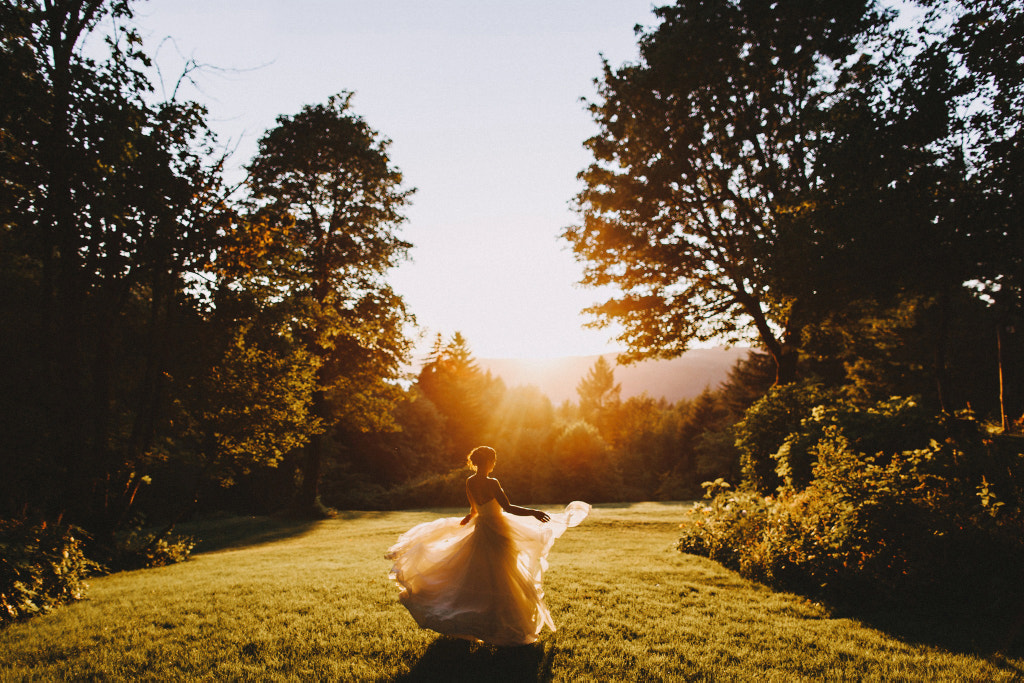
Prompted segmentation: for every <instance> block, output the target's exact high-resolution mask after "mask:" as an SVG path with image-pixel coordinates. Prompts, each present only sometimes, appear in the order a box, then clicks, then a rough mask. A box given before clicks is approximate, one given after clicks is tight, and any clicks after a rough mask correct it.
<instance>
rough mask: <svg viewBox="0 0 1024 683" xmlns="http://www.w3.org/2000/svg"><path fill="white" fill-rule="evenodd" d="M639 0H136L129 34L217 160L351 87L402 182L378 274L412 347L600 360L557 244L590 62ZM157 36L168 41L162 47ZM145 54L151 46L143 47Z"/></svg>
mask: <svg viewBox="0 0 1024 683" xmlns="http://www.w3.org/2000/svg"><path fill="white" fill-rule="evenodd" d="M652 6H653V3H652V1H651V0H518V1H517V2H512V1H501V0H360V1H355V0H333V1H331V0H287V1H285V0H276V1H271V0H148V1H147V2H140V3H138V4H137V5H136V20H137V21H136V23H137V24H138V25H139V27H140V29H141V30H142V33H143V37H144V39H145V40H146V45H147V48H148V50H149V52H150V54H153V53H154V52H156V54H157V58H158V59H157V61H158V63H159V64H160V65H161V67H162V70H163V78H164V80H165V82H167V83H168V88H170V87H172V86H173V83H174V81H175V80H176V78H177V73H178V71H180V69H181V66H182V64H183V62H184V59H185V58H193V59H195V60H196V61H198V62H201V63H204V64H209V65H212V66H214V67H219V68H221V69H226V70H227V71H213V70H208V71H205V72H203V73H200V74H198V75H197V79H198V83H199V86H200V88H201V90H200V91H199V92H196V91H194V90H190V91H186V92H185V95H186V96H188V97H193V98H197V99H199V100H200V101H202V102H204V103H205V104H207V106H208V107H209V109H210V114H211V116H210V118H211V122H212V126H213V128H214V130H216V131H217V132H218V134H219V135H220V136H221V138H222V140H223V141H227V140H230V141H232V142H233V143H235V144H237V146H238V152H237V154H236V155H235V157H234V165H235V167H236V169H237V167H240V166H241V165H242V164H244V163H246V162H247V161H248V160H249V159H250V158H251V157H252V155H253V154H254V152H255V151H256V141H257V139H258V138H259V136H260V135H261V134H262V133H263V132H264V131H265V130H267V129H268V128H270V127H272V126H273V125H274V121H275V117H276V116H278V115H279V114H287V115H291V114H295V113H297V112H298V111H299V109H300V108H301V107H302V106H303V105H305V104H316V103H321V102H325V101H326V100H327V98H328V97H329V96H330V95H332V94H334V93H337V92H339V91H342V90H351V91H354V92H355V93H356V94H355V97H354V98H353V102H352V105H353V110H354V111H355V113H357V114H359V115H361V116H363V117H364V118H365V119H366V121H367V123H368V124H369V125H370V126H372V127H373V128H375V129H376V130H378V131H379V132H380V133H382V134H383V135H385V136H386V137H388V138H390V139H391V140H392V145H391V158H392V160H393V162H394V163H395V165H397V166H398V167H399V168H400V169H401V171H402V172H403V174H404V177H405V184H406V186H411V187H415V188H417V191H416V194H415V196H414V197H413V204H412V206H411V207H410V208H409V210H408V211H407V216H408V219H409V220H408V223H406V225H405V227H404V228H403V230H402V233H401V234H402V236H403V237H404V238H405V239H406V240H408V241H410V242H412V243H413V245H414V248H413V250H412V258H413V262H412V263H408V264H405V265H403V266H402V267H401V268H399V269H397V270H395V271H393V274H392V278H391V280H392V283H393V285H394V287H395V289H396V290H397V291H398V292H399V293H400V294H402V295H403V296H404V297H405V299H406V302H407V303H408V305H409V307H410V309H411V310H412V312H413V313H414V314H415V315H416V317H417V320H418V322H419V324H420V326H421V328H422V329H423V331H424V333H425V335H426V337H427V341H428V342H429V340H430V339H432V338H433V336H434V335H435V334H436V333H437V332H441V333H443V334H444V335H445V336H448V335H450V334H451V333H452V332H454V331H456V330H459V331H461V332H462V333H463V335H464V336H465V337H466V339H467V340H468V341H469V344H470V346H471V347H472V349H473V352H474V354H475V355H476V356H477V357H478V358H501V357H520V358H549V357H557V356H577V355H589V354H595V353H605V352H608V351H612V350H615V349H616V347H615V346H614V345H613V344H612V343H611V342H610V337H611V336H613V332H612V331H610V330H584V329H581V325H582V324H583V323H584V322H585V320H586V318H585V317H584V316H582V315H581V314H580V310H581V309H582V308H584V307H585V306H587V305H589V304H592V303H594V302H597V301H598V300H600V298H601V294H600V293H599V292H596V291H594V290H588V289H582V288H580V287H579V286H577V285H576V284H575V283H576V282H577V281H578V280H579V278H580V273H581V267H580V266H579V265H578V264H576V263H575V261H574V260H573V258H572V255H571V253H570V251H569V248H568V245H567V244H566V243H565V242H563V241H562V240H560V239H559V238H558V235H559V233H560V232H561V229H562V228H563V227H564V226H566V225H568V224H570V223H572V222H574V221H575V216H574V214H573V213H572V212H571V211H570V209H569V202H570V200H571V199H572V197H573V196H574V195H575V194H576V192H577V191H578V190H579V183H578V181H577V180H576V174H577V173H578V172H579V171H580V170H582V169H583V168H584V167H585V166H586V165H587V163H588V161H589V156H588V154H587V152H586V150H585V149H584V148H583V146H582V143H583V141H584V140H585V139H586V138H588V137H590V136H591V135H592V134H593V133H594V131H595V127H594V124H593V123H592V121H591V118H590V115H589V114H588V113H587V112H586V111H585V109H584V103H582V102H581V98H583V97H586V98H590V99H593V98H594V96H595V87H594V84H593V79H594V78H595V77H597V76H599V75H600V73H601V61H600V55H601V54H603V55H604V56H605V57H607V58H608V60H609V61H610V62H611V63H612V64H613V65H616V66H617V65H620V64H622V63H623V62H626V61H633V60H635V58H636V53H637V47H636V36H635V34H634V31H633V27H634V26H635V25H636V24H643V25H645V26H650V25H651V24H652V23H653V21H654V16H653V14H652V11H651V8H652ZM166 37H171V38H173V40H174V43H173V44H171V43H170V42H163V43H162V44H161V41H163V39H164V38H166ZM158 47H159V50H158Z"/></svg>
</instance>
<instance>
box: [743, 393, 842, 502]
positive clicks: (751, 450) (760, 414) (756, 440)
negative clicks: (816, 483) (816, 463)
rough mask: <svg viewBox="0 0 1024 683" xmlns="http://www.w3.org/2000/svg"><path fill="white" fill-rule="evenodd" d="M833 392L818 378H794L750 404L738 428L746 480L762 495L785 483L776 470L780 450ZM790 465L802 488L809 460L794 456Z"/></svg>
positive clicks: (790, 475)
mask: <svg viewBox="0 0 1024 683" xmlns="http://www.w3.org/2000/svg"><path fill="white" fill-rule="evenodd" d="M832 396H833V393H832V392H830V391H828V390H826V389H823V388H822V387H821V385H819V384H816V383H814V382H811V381H803V382H794V383H792V384H786V385H783V386H775V387H772V388H771V389H770V390H769V391H768V393H767V394H765V395H764V396H763V397H762V398H760V399H759V400H758V401H756V402H755V403H754V404H753V405H752V406H750V408H749V409H748V410H747V412H746V413H745V414H744V416H743V419H742V420H740V422H738V423H737V424H736V426H735V428H734V429H735V432H736V448H737V449H738V450H739V452H740V465H741V467H742V469H743V479H744V481H746V482H748V483H749V484H750V485H751V486H753V488H754V489H755V490H756V491H757V492H758V493H760V494H761V495H764V496H766V495H769V494H771V493H773V492H774V491H775V489H776V488H777V487H778V486H779V485H780V484H782V483H783V479H782V478H781V477H780V476H779V474H778V473H777V471H776V470H777V467H778V462H777V459H776V457H775V456H776V453H777V452H778V450H779V449H780V448H782V447H783V445H784V444H785V443H786V441H787V439H790V438H791V437H792V435H793V434H794V433H797V432H799V430H800V426H801V423H802V421H803V420H804V419H805V418H806V417H808V416H809V415H810V414H811V410H812V409H813V408H814V407H815V406H818V405H821V404H823V403H825V402H827V401H828V400H830V399H831V398H832ZM788 467H789V472H788V475H789V477H790V479H791V480H792V479H793V478H796V479H797V482H798V488H802V486H803V485H805V484H806V483H807V481H809V479H810V466H809V463H806V462H803V461H798V460H797V459H796V458H793V459H791V461H790V462H789V464H788Z"/></svg>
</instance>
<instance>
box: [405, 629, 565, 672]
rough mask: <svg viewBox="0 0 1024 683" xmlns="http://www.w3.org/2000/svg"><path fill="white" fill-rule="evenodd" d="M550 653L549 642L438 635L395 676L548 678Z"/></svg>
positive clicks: (552, 657) (551, 658)
mask: <svg viewBox="0 0 1024 683" xmlns="http://www.w3.org/2000/svg"><path fill="white" fill-rule="evenodd" d="M554 656H555V647H554V645H553V644H552V643H534V644H533V645H521V646H519V647H493V646H489V645H478V644H474V643H471V642H469V641H468V640H462V639H460V638H448V637H440V638H438V639H437V640H435V641H434V642H433V643H431V644H430V646H429V647H428V648H427V651H426V652H425V653H423V656H422V657H420V659H419V661H418V662H416V664H415V665H413V667H412V670H410V671H409V673H407V674H405V675H404V676H399V677H398V678H396V679H395V680H396V681H402V682H403V683H420V682H427V681H473V683H480V681H550V680H551V679H552V674H551V669H552V665H553V663H554Z"/></svg>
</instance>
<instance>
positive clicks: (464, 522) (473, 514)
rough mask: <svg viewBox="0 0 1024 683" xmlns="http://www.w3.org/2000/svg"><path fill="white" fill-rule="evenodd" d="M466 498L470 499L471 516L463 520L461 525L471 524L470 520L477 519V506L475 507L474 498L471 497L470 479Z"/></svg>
mask: <svg viewBox="0 0 1024 683" xmlns="http://www.w3.org/2000/svg"><path fill="white" fill-rule="evenodd" d="M466 498H468V499H469V514H468V515H466V516H465V517H463V518H462V521H461V522H459V524H463V525H465V524H469V520H471V519H473V518H474V517H476V506H475V505H473V496H471V495H469V479H467V480H466Z"/></svg>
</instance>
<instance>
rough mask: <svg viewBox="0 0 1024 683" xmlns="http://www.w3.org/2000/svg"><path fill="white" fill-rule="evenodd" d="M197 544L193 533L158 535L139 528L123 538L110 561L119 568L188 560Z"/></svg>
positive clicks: (152, 565) (115, 567)
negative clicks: (192, 535)
mask: <svg viewBox="0 0 1024 683" xmlns="http://www.w3.org/2000/svg"><path fill="white" fill-rule="evenodd" d="M195 546H196V541H195V539H193V538H191V537H190V536H171V535H170V534H163V535H160V536H158V535H157V534H156V533H153V532H151V531H144V530H142V529H140V528H136V529H133V530H132V531H130V532H129V533H128V534H127V535H125V536H124V537H123V538H121V539H120V541H119V543H118V546H117V548H116V549H115V553H114V556H113V557H112V558H111V559H110V562H109V564H110V566H111V568H113V569H117V570H123V569H149V568H152V567H165V566H167V565H169V564H177V563H179V562H184V561H185V560H187V559H188V558H189V557H190V556H191V555H192V549H193V548H194V547H195Z"/></svg>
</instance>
